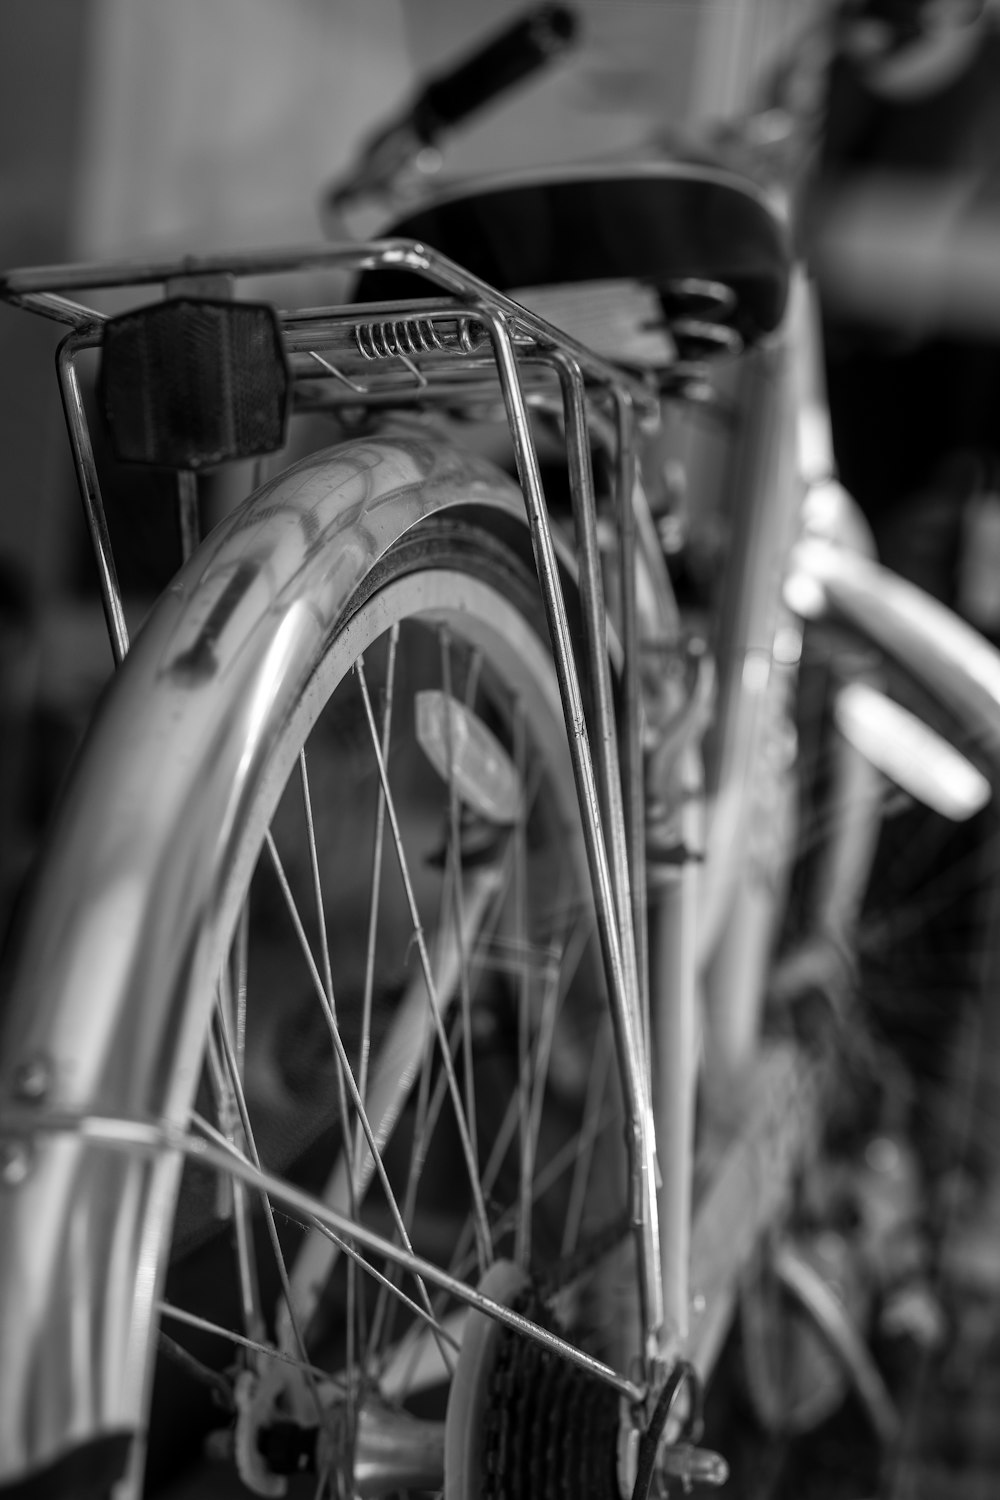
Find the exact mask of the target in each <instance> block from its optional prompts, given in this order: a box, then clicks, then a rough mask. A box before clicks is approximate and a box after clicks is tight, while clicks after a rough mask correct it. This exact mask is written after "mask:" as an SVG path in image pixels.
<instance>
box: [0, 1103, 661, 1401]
mask: <svg viewBox="0 0 1000 1500" xmlns="http://www.w3.org/2000/svg"><path fill="white" fill-rule="evenodd" d="M0 1125H2V1128H3V1130H4V1132H5V1133H6V1132H10V1133H12V1134H20V1133H23V1132H25V1131H30V1132H31V1133H32V1134H35V1135H43V1134H44V1135H53V1136H57V1135H60V1134H62V1133H66V1134H68V1135H71V1136H73V1137H74V1138H76V1139H77V1140H80V1141H85V1142H87V1143H89V1144H92V1145H94V1146H96V1147H98V1148H99V1149H100V1150H101V1151H102V1152H105V1153H107V1154H108V1155H111V1154H116V1153H119V1152H121V1153H129V1154H140V1155H145V1154H148V1155H153V1156H155V1157H158V1158H162V1157H163V1156H165V1155H167V1154H169V1155H172V1156H178V1155H179V1156H182V1157H187V1158H190V1159H191V1160H194V1161H199V1162H202V1163H203V1164H205V1165H206V1166H208V1167H211V1168H212V1169H214V1170H216V1171H218V1172H221V1173H223V1174H225V1175H228V1176H230V1177H235V1178H237V1179H238V1180H239V1181H241V1182H243V1183H245V1184H246V1185H247V1187H250V1188H254V1189H256V1190H258V1191H259V1192H262V1193H266V1194H267V1195H268V1197H269V1198H272V1199H273V1200H274V1202H275V1203H277V1204H280V1205H281V1206H282V1207H284V1208H286V1209H288V1210H289V1212H290V1213H292V1214H293V1215H294V1216H295V1217H296V1218H299V1219H303V1220H305V1221H307V1222H308V1220H310V1219H314V1220H315V1221H316V1223H318V1224H323V1225H325V1226H326V1228H327V1229H329V1230H330V1231H331V1232H332V1233H334V1234H336V1235H338V1236H339V1237H340V1238H341V1239H342V1240H345V1241H348V1240H349V1241H353V1242H355V1243H357V1244H358V1245H360V1246H362V1247H363V1248H364V1249H366V1250H369V1251H371V1252H372V1253H373V1254H374V1255H376V1256H381V1257H383V1258H384V1259H385V1260H388V1261H390V1262H391V1263H392V1264H393V1265H398V1266H399V1267H401V1268H402V1269H403V1270H406V1271H409V1272H411V1273H412V1274H413V1275H416V1276H420V1277H423V1278H424V1280H426V1281H428V1282H430V1283H431V1284H432V1285H434V1286H439V1287H441V1288H442V1289H443V1290H445V1291H447V1292H448V1293H450V1295H451V1296H453V1297H455V1298H456V1299H457V1300H458V1301H460V1302H464V1303H465V1304H466V1306H468V1307H472V1308H475V1309H476V1311H477V1312H481V1313H485V1314H486V1316H487V1317H489V1318H492V1319H493V1320H494V1321H495V1322H497V1323H503V1324H504V1325H505V1326H506V1327H508V1328H512V1329H513V1330H514V1331H515V1332H516V1333H520V1334H523V1335H525V1337H527V1338H531V1339H533V1340H534V1341H535V1342H536V1343H539V1344H542V1345H543V1346H544V1347H545V1348H546V1349H550V1350H551V1351H552V1353H553V1354H558V1355H559V1356H560V1357H561V1358H562V1359H565V1360H568V1361H569V1363H570V1364H572V1365H576V1367H577V1368H578V1369H580V1370H585V1371H586V1372H587V1373H588V1374H590V1375H593V1376H595V1377H596V1378H597V1379H598V1380H601V1381H603V1382H604V1383H605V1384H606V1385H609V1386H610V1387H611V1389H612V1390H615V1391H617V1392H618V1394H619V1395H621V1396H624V1397H625V1399H626V1400H627V1401H629V1402H631V1403H633V1404H634V1405H641V1403H642V1402H643V1400H644V1399H645V1396H646V1388H645V1387H644V1386H643V1385H640V1384H637V1383H636V1382H635V1381H632V1380H628V1379H626V1378H625V1377H624V1376H622V1375H620V1374H619V1373H618V1372H617V1370H612V1369H611V1368H610V1366H608V1365H606V1364H604V1363H603V1361H601V1360H599V1359H596V1358H594V1356H593V1355H590V1354H587V1353H586V1352H585V1351H584V1350H582V1349H578V1348H577V1347H576V1345H575V1344H570V1343H567V1341H566V1340H565V1339H563V1338H560V1337H559V1335H558V1334H556V1333H553V1332H552V1330H551V1329H549V1328H544V1327H542V1326H541V1325H540V1324H538V1323H536V1322H534V1321H533V1320H532V1319H531V1318H528V1317H525V1316H524V1314H522V1313H519V1312H516V1311H515V1310H514V1309H513V1308H510V1307H507V1306H506V1304H505V1303H503V1302H498V1301H496V1299H495V1298H493V1297H488V1296H486V1295H485V1294H484V1293H483V1292H480V1291H478V1290H477V1289H476V1288H475V1287H471V1286H469V1285H468V1284H467V1283H466V1282H464V1281H458V1280H456V1279H455V1278H454V1277H453V1276H450V1275H449V1274H448V1273H447V1272H446V1271H442V1269H441V1267H440V1266H437V1265H435V1264H434V1263H433V1262H432V1261H427V1260H424V1259H423V1258H422V1257H421V1256H418V1255H411V1254H409V1253H408V1252H407V1251H406V1250H404V1249H402V1248H401V1247H400V1246H399V1245H397V1244H395V1243H393V1241H391V1240H387V1239H385V1238H384V1237H383V1236H382V1235H380V1234H376V1233H375V1231H374V1230H371V1229H368V1228H367V1227H366V1226H365V1225H363V1224H358V1223H356V1222H354V1221H353V1220H351V1219H347V1218H345V1217H344V1216H343V1215H342V1214H338V1213H336V1212H335V1211H334V1210H333V1209H331V1208H328V1207H327V1205H326V1204H325V1203H323V1202H322V1201H321V1200H320V1199H319V1198H316V1197H314V1196H313V1195H312V1194H310V1193H306V1192H303V1191H302V1190H301V1189H300V1188H296V1187H294V1186H293V1185H292V1184H291V1183H289V1182H286V1181H285V1179H284V1178H281V1177H276V1176H274V1175H273V1174H272V1173H270V1172H264V1171H261V1170H260V1169H259V1168H258V1167H256V1166H255V1165H254V1164H253V1163H252V1162H250V1161H248V1160H247V1158H246V1157H244V1156H241V1155H240V1154H238V1153H234V1152H233V1151H232V1150H230V1149H224V1148H223V1147H222V1146H220V1145H216V1144H215V1143H214V1142H213V1141H210V1140H206V1139H204V1138H203V1137H201V1136H196V1135H191V1134H189V1133H188V1132H186V1131H184V1130H183V1129H179V1128H178V1127H176V1126H171V1125H168V1124H166V1123H165V1122H164V1123H151V1122H149V1121H145V1120H135V1119H127V1118H125V1117H121V1116H120V1117H110V1116H102V1115H96V1114H84V1113H79V1114H77V1113H72V1112H69V1113H66V1112H60V1111H55V1110H52V1111H50V1110H47V1111H46V1112H45V1114H44V1115H42V1116H39V1117H37V1118H36V1119H31V1118H26V1117H25V1116H24V1114H23V1112H21V1111H17V1110H4V1112H3V1114H2V1115H0Z"/></svg>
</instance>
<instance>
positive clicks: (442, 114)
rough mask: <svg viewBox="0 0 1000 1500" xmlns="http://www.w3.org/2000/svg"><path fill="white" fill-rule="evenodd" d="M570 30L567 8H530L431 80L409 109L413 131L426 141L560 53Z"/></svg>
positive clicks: (570, 13) (569, 39) (572, 15)
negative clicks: (519, 17)
mask: <svg viewBox="0 0 1000 1500" xmlns="http://www.w3.org/2000/svg"><path fill="white" fill-rule="evenodd" d="M576 31H577V18H576V14H575V12H574V11H572V10H571V9H570V8H569V7H568V6H566V5H538V6H536V7H535V8H534V9H533V10H531V11H529V12H528V13H527V14H526V15H524V16H522V17H521V19H520V20H519V21H516V22H515V23H514V25H513V26H509V27H508V28H507V29H506V30H504V31H501V32H500V33H499V34H498V35H497V36H495V37H494V38H493V40H492V41H490V42H487V44H486V46H485V47H481V48H479V50H478V51H476V52H473V53H472V54H471V55H470V56H469V57H467V58H466V59H465V61H464V62H460V63H459V64H458V66H457V67H455V68H452V69H451V71H450V72H448V73H442V74H441V76H440V77H439V78H432V79H431V81H430V83H428V84H427V86H426V87H425V88H424V90H423V92H422V93H421V94H419V95H418V97H417V99H416V100H415V102H414V104H413V107H412V110H411V112H410V122H411V125H412V127H413V130H414V131H415V133H416V135H417V136H418V137H419V139H420V140H421V141H422V142H423V143H424V144H425V145H430V144H431V142H432V141H433V140H434V139H435V138H436V137H437V136H438V135H439V134H440V132H441V131H442V130H444V129H445V128H446V127H448V126H449V125H454V124H456V123H457V121H459V120H461V119H463V118H464V117H465V116H466V115H471V114H473V113H474V112H475V111H476V110H477V109H480V108H481V107H482V106H483V105H484V104H486V103H488V102H489V100H490V99H492V98H494V97H495V96H496V95H497V94H501V93H503V91H504V90H505V89H509V88H511V87H512V86H513V85H514V84H515V83H519V82H520V80H521V79H522V78H526V77H527V76H528V75H529V74H530V73H533V72H535V70H536V69H537V68H540V67H542V66H544V64H545V63H547V62H549V61H550V60H551V59H552V58H553V57H554V56H556V55H557V54H558V53H559V52H562V51H563V50H564V49H565V48H566V47H568V46H569V45H570V43H571V42H572V41H573V39H574V37H575V36H576Z"/></svg>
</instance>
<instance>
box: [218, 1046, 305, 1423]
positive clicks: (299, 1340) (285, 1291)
mask: <svg viewBox="0 0 1000 1500" xmlns="http://www.w3.org/2000/svg"><path fill="white" fill-rule="evenodd" d="M218 1031H219V1037H220V1040H221V1042H222V1053H223V1059H224V1061H225V1063H226V1066H227V1069H228V1072H229V1082H230V1086H231V1087H232V1089H233V1092H234V1095H235V1098H236V1105H237V1108H238V1110H239V1115H240V1122H241V1124H242V1127H243V1138H244V1140H245V1142H246V1148H247V1152H248V1153H249V1159H250V1161H251V1162H252V1163H253V1165H254V1166H255V1167H256V1168H257V1171H258V1172H260V1171H262V1170H263V1169H262V1166H261V1160H260V1156H259V1154H258V1151H257V1143H256V1141H255V1139H254V1133H253V1127H252V1125H251V1123H250V1114H249V1111H248V1110H247V1101H246V1095H245V1093H244V1090H243V1083H242V1080H241V1078H240V1075H239V1069H238V1067H237V1063H236V1055H235V1053H234V1051H233V1047H232V1041H231V1039H230V1037H229V1033H228V1031H227V1030H226V1027H225V1023H224V1022H223V1023H221V1024H220V1025H219V1027H218ZM261 1205H262V1207H263V1209H264V1217H265V1220H266V1222H267V1235H268V1239H269V1240H270V1242H271V1253H272V1255H273V1256H274V1263H275V1266H276V1268H277V1272H278V1279H279V1281H280V1282H281V1292H282V1296H283V1297H284V1301H285V1308H286V1312H287V1316H288V1320H289V1325H290V1327H291V1331H292V1337H293V1339H294V1341H295V1347H296V1349H297V1350H298V1354H299V1358H300V1359H301V1360H302V1361H303V1363H306V1362H307V1361H306V1343H305V1339H304V1337H303V1334H302V1330H301V1328H300V1327H299V1323H298V1319H297V1317H296V1313H295V1307H294V1304H293V1300H292V1288H291V1283H290V1281H289V1279H288V1267H287V1265H286V1264H285V1256H284V1252H283V1251H282V1248H281V1243H280V1241H279V1239H278V1226H277V1224H276V1223H275V1219H274V1209H273V1207H272V1205H271V1200H270V1198H269V1197H268V1195H267V1193H266V1192H265V1193H262V1195H261ZM306 1383H307V1385H308V1386H309V1392H310V1396H311V1397H312V1399H313V1401H314V1403H315V1405H316V1408H317V1411H319V1412H320V1414H321V1415H322V1408H321V1404H320V1399H319V1392H318V1391H317V1390H316V1386H315V1382H314V1381H313V1380H312V1379H311V1378H310V1377H309V1376H308V1374H307V1376H306Z"/></svg>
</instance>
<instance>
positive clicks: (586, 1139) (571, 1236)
mask: <svg viewBox="0 0 1000 1500" xmlns="http://www.w3.org/2000/svg"><path fill="white" fill-rule="evenodd" d="M611 1052H612V1049H611V1048H610V1047H597V1048H595V1049H594V1054H593V1065H592V1067H591V1070H590V1076H589V1078H588V1080H587V1098H586V1102H585V1104H584V1107H583V1129H582V1131H581V1136H580V1141H579V1151H578V1154H577V1158H576V1167H575V1171H574V1174H573V1183H572V1186H571V1188H570V1196H569V1205H568V1207H567V1210H566V1224H565V1227H564V1229H563V1238H562V1245H561V1247H560V1251H559V1253H560V1255H561V1256H567V1255H572V1254H573V1252H574V1250H575V1249H576V1246H577V1244H578V1242H579V1238H580V1227H581V1225H582V1223H583V1210H584V1203H585V1200H586V1195H587V1182H588V1178H589V1176H590V1166H591V1160H592V1157H593V1149H594V1145H595V1143H596V1140H597V1135H598V1120H599V1112H598V1105H599V1102H600V1099H601V1097H602V1095H603V1093H604V1090H605V1088H606V1087H607V1082H608V1074H609V1072H610V1070H611Z"/></svg>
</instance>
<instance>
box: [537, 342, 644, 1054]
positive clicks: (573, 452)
mask: <svg viewBox="0 0 1000 1500" xmlns="http://www.w3.org/2000/svg"><path fill="white" fill-rule="evenodd" d="M551 359H552V363H553V364H554V366H555V368H556V370H557V372H558V375H559V383H560V387H561V390H562V399H563V414H564V418H565V422H566V455H567V459H568V461H569V476H570V492H571V494H572V499H573V518H574V522H575V525H576V545H577V556H578V558H579V561H580V591H581V597H582V601H583V628H584V636H585V639H586V649H587V670H588V673H589V681H590V683H591V689H592V692H593V695H594V731H595V733H594V761H595V768H596V772H597V779H598V785H599V788H600V794H601V799H602V806H603V811H604V818H605V843H606V847H607V850H608V856H609V861H610V869H611V883H612V886H613V887H614V892H615V905H616V908H617V912H618V930H619V932H620V934H621V942H622V959H623V961H624V964H625V970H626V978H627V982H628V985H629V991H630V993H634V994H635V996H636V1002H637V1004H638V1007H639V1015H640V1016H642V1015H643V1013H644V1006H643V1001H644V993H645V992H644V991H643V989H642V988H641V986H640V984H639V970H638V961H637V955H636V946H637V945H636V936H635V923H634V912H633V904H632V897H633V890H632V876H631V873H630V866H629V854H630V849H629V840H628V833H627V824H626V815H625V803H624V800H623V794H622V767H621V763H620V760H619V756H618V730H617V724H616V717H617V716H616V714H615V706H614V697H613V687H612V682H611V672H610V669H609V664H608V630H607V612H606V609H605V602H604V586H603V582H602V576H601V556H600V544H599V542H598V537H597V506H596V500H595V496H594V475H593V468H592V465H591V458H590V441H589V435H588V431H587V414H586V398H585V392H584V385H583V376H582V373H581V371H580V367H579V365H578V364H576V362H575V361H574V360H572V359H570V358H569V357H568V356H567V355H564V354H561V353H554V354H553V355H552V356H551ZM633 634H634V632H633ZM622 645H623V648H624V650H625V661H624V663H623V670H624V672H625V673H626V674H627V673H628V671H629V662H628V651H627V642H626V640H625V635H624V632H623V636H622ZM631 707H632V710H633V711H635V710H636V707H637V700H636V699H635V698H633V702H632V705H631ZM627 714H628V708H626V711H625V715H624V717H626V719H627ZM644 1041H645V1037H644Z"/></svg>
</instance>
